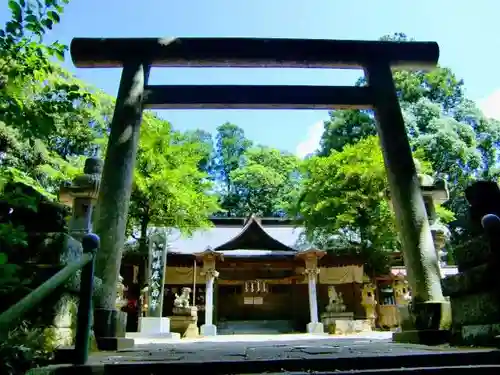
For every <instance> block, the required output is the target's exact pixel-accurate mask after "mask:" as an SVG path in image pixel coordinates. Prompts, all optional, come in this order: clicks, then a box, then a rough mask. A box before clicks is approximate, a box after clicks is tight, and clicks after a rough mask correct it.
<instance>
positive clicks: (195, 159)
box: [129, 113, 219, 241]
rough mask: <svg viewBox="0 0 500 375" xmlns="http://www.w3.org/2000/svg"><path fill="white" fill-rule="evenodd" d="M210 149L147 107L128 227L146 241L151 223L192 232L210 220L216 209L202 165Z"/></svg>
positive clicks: (214, 199) (187, 232)
mask: <svg viewBox="0 0 500 375" xmlns="http://www.w3.org/2000/svg"><path fill="white" fill-rule="evenodd" d="M205 151H206V149H205V148H204V145H203V144H202V143H200V142H196V141H193V139H192V137H191V136H189V135H188V136H187V137H186V136H184V135H183V134H180V133H178V132H175V131H173V130H172V128H171V126H170V124H169V123H168V122H166V121H164V120H160V119H158V118H156V117H154V116H153V115H150V114H149V113H147V114H146V115H145V116H144V119H143V124H142V130H141V138H140V141H139V151H138V154H137V163H136V169H135V173H134V186H133V191H132V199H131V206H130V211H129V227H130V228H139V229H140V232H141V236H140V238H141V239H142V240H143V241H144V239H145V238H146V233H147V229H148V226H149V225H156V226H163V227H170V228H178V229H180V230H181V231H182V232H183V233H186V234H190V233H192V232H193V231H194V230H196V229H198V228H202V227H206V226H208V225H209V221H208V216H209V215H210V214H211V213H213V212H214V211H216V210H218V209H219V207H218V205H217V198H216V196H214V195H212V194H208V192H209V190H210V189H211V187H212V184H211V182H210V181H209V180H208V179H207V174H206V173H204V172H203V171H201V170H200V169H199V168H198V167H199V165H200V162H201V161H202V160H203V158H205V157H206V154H205Z"/></svg>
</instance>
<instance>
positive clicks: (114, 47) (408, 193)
mask: <svg viewBox="0 0 500 375" xmlns="http://www.w3.org/2000/svg"><path fill="white" fill-rule="evenodd" d="M71 57H72V59H73V62H74V64H75V66H76V67H79V68H84V67H93V68H121V67H123V71H122V76H121V80H120V86H119V90H118V96H117V100H116V106H115V111H114V114H113V120H112V122H111V126H110V134H109V141H108V146H107V150H106V160H105V162H104V167H103V172H102V177H101V185H100V189H99V198H98V202H97V210H96V215H95V220H94V230H95V232H96V234H98V235H99V237H100V239H101V244H100V249H101V250H100V251H99V252H98V253H97V257H96V276H98V277H100V278H101V279H102V290H103V292H102V293H100V296H99V298H97V299H96V312H98V313H97V314H95V315H94V327H99V329H98V330H97V331H96V332H103V334H104V333H105V334H106V335H107V336H103V337H110V336H112V335H114V334H116V332H114V330H115V328H114V327H113V326H112V325H111V324H110V322H111V321H112V319H113V318H112V317H113V316H115V314H116V311H115V309H114V303H115V301H114V298H115V297H114V296H115V295H116V284H117V278H118V274H119V267H120V262H121V256H122V247H123V244H124V242H125V229H126V223H127V221H126V217H127V213H128V206H129V201H130V195H131V189H132V179H133V172H134V162H135V158H136V153H137V147H138V141H139V132H140V125H141V120H142V112H143V109H208V108H211V109H328V110H332V109H346V108H358V109H359V108H361V109H374V110H375V117H376V120H377V133H378V135H379V139H380V143H381V147H382V151H383V155H384V162H385V166H386V170H387V176H388V182H389V187H390V191H391V197H392V201H393V206H394V211H395V215H396V219H397V220H396V221H397V223H398V230H399V232H400V239H401V243H402V251H403V254H404V258H405V262H406V266H407V270H408V281H409V284H410V287H411V290H412V293H413V298H414V307H415V308H414V311H420V312H419V313H416V314H421V315H422V319H421V321H422V322H423V321H429V322H434V321H439V318H436V319H437V320H436V319H428V316H429V314H432V315H436V316H439V314H438V313H440V312H441V305H445V304H446V303H445V302H443V301H444V299H443V293H442V290H441V275H440V271H439V263H438V258H437V255H436V251H435V249H434V245H433V240H432V234H431V230H430V225H429V221H428V218H427V213H426V211H425V205H424V200H423V197H422V194H421V190H420V182H419V179H418V176H417V172H416V169H415V164H414V161H413V157H412V153H411V147H410V144H409V141H408V136H407V134H406V128H405V123H404V119H403V116H402V113H401V108H400V106H399V102H398V95H397V92H396V87H395V85H394V81H393V77H392V70H393V69H414V70H423V69H434V68H435V67H436V64H437V61H438V57H439V47H438V45H437V43H432V42H388V41H377V42H375V41H352V40H321V39H314V40H300V39H256V38H122V39H120V38H115V39H113V38H108V39H106V38H94V39H92V38H75V39H73V40H72V42H71ZM152 67H232V68H256V67H259V68H277V67H279V68H322V69H338V68H348V69H363V70H364V72H365V77H366V80H367V85H366V86H359V87H350V86H347V87H346V86H337V87H332V86H293V85H282V86H269V85H251V86H248V85H247V86H245V85H243V86H238V85H205V86H203V85H152V84H150V83H149V82H148V80H149V72H150V70H151V68H152ZM237 242H239V241H237V240H236V241H234V244H237ZM267 242H269V243H271V245H272V242H273V241H267ZM233 248H234V247H233ZM239 248H240V249H241V248H245V247H239ZM247 248H248V247H247ZM260 249H271V247H267V246H266V247H261V248H260ZM221 250H222V249H221ZM311 275H312V276H310V280H311V283H310V285H311V289H310V290H312V291H315V289H314V288H315V279H314V278H313V277H314V275H313V274H311ZM214 277H215V276H211V281H212V282H213V279H214ZM210 285H212V284H210ZM210 305H211V300H210ZM253 306H254V307H255V305H253ZM211 307H212V306H211ZM314 307H315V306H312V308H313V310H317V307H316V308H314ZM316 315H317V314H316ZM210 319H211V315H210ZM315 323H317V322H315ZM426 329H434V327H433V326H432V327H431V326H429V327H426ZM96 336H98V335H97V333H96ZM98 339H99V337H98Z"/></svg>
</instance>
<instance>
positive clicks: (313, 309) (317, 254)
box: [297, 249, 325, 334]
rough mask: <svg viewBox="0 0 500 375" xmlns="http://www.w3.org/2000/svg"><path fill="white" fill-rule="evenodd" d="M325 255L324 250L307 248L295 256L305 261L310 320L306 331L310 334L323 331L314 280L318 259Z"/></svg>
mask: <svg viewBox="0 0 500 375" xmlns="http://www.w3.org/2000/svg"><path fill="white" fill-rule="evenodd" d="M324 255H325V252H324V251H320V250H316V249H309V250H306V251H302V252H300V253H299V254H298V255H297V257H298V258H300V259H303V260H304V262H305V266H306V267H305V271H304V274H306V275H307V284H308V289H309V313H310V319H311V321H310V322H309V323H308V324H307V332H308V333H312V334H322V333H324V332H325V329H324V327H323V323H321V322H320V321H319V314H318V295H317V291H316V280H317V279H318V275H319V268H318V259H321V258H322V257H323V256H324Z"/></svg>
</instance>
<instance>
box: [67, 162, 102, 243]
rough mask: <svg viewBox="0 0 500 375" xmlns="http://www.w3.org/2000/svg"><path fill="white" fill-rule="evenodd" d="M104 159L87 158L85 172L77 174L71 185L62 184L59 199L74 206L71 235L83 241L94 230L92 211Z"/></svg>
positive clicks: (70, 227)
mask: <svg viewBox="0 0 500 375" xmlns="http://www.w3.org/2000/svg"><path fill="white" fill-rule="evenodd" d="M101 172H102V161H101V160H100V159H97V158H88V159H87V160H85V166H84V168H83V174H81V175H78V176H76V177H75V178H74V179H73V181H72V182H71V183H70V184H69V185H65V186H62V187H61V189H60V192H59V200H60V201H61V202H62V203H65V204H67V205H68V206H71V207H72V210H73V215H72V217H71V221H70V223H69V233H70V235H71V236H72V237H73V238H75V239H77V240H78V241H81V239H82V238H83V236H85V235H86V234H87V233H90V232H91V231H92V213H93V210H94V206H95V203H96V201H97V195H98V193H99V185H100V181H101Z"/></svg>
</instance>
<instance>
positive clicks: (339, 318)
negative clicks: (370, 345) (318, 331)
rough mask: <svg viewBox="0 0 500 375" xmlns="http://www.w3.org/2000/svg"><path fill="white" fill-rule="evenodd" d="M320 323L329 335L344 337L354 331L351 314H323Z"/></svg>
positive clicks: (352, 315)
mask: <svg viewBox="0 0 500 375" xmlns="http://www.w3.org/2000/svg"><path fill="white" fill-rule="evenodd" d="M321 322H322V323H323V325H324V326H325V328H326V331H327V332H328V333H329V334H331V335H346V334H350V333H353V332H354V331H355V327H354V313H352V312H333V311H332V312H324V313H323V314H321Z"/></svg>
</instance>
